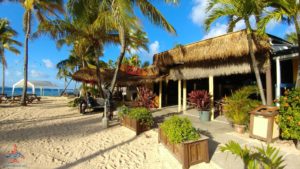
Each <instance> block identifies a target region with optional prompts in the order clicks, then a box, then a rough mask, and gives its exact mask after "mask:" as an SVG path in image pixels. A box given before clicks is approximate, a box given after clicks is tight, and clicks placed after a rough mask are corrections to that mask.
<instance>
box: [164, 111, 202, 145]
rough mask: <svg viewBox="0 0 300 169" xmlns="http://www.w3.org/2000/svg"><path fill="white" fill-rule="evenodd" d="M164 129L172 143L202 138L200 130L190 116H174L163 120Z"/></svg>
mask: <svg viewBox="0 0 300 169" xmlns="http://www.w3.org/2000/svg"><path fill="white" fill-rule="evenodd" d="M161 129H162V131H163V132H164V133H165V135H166V136H167V138H168V140H169V141H170V142H171V143H175V144H177V143H182V142H185V141H193V140H197V139H199V138H200V135H199V132H198V131H197V130H196V129H195V128H194V127H193V125H192V123H191V121H190V120H189V119H188V118H180V117H178V116H173V117H171V118H170V119H168V120H166V121H164V122H163V124H162V125H161Z"/></svg>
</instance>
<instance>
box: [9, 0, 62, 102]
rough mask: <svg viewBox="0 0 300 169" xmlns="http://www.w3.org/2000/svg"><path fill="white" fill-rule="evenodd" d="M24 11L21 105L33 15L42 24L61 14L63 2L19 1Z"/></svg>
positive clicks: (53, 0) (24, 88)
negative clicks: (51, 16)
mask: <svg viewBox="0 0 300 169" xmlns="http://www.w3.org/2000/svg"><path fill="white" fill-rule="evenodd" d="M11 1H13V0H11ZM17 2H19V3H21V5H22V7H23V8H24V9H25V13H24V19H23V25H24V31H25V43H24V44H25V45H24V49H25V56H24V87H23V92H22V98H21V105H23V106H25V105H26V92H27V80H28V41H29V38H30V36H31V28H32V27H31V25H32V19H33V15H35V16H36V18H37V20H38V22H40V23H42V22H45V21H47V20H48V18H50V17H49V16H48V15H53V16H57V13H63V12H64V8H63V0H52V1H40V0H20V1H17Z"/></svg>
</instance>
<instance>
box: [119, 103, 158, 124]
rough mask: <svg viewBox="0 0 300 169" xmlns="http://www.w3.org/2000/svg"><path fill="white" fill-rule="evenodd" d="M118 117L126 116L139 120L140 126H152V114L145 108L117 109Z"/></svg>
mask: <svg viewBox="0 0 300 169" xmlns="http://www.w3.org/2000/svg"><path fill="white" fill-rule="evenodd" d="M118 115H119V117H121V118H122V117H124V116H128V117H129V118H132V119H135V120H139V121H140V122H141V124H145V125H147V126H150V127H151V126H152V125H153V124H154V119H153V116H152V113H151V112H150V111H149V110H148V109H147V108H145V107H136V108H130V109H129V108H128V107H126V106H122V107H119V113H118Z"/></svg>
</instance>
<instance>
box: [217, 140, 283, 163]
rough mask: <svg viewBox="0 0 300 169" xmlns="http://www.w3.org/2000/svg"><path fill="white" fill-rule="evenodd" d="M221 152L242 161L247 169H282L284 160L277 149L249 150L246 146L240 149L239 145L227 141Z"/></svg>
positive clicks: (268, 146)
mask: <svg viewBox="0 0 300 169" xmlns="http://www.w3.org/2000/svg"><path fill="white" fill-rule="evenodd" d="M220 150H221V152H226V151H229V152H231V153H232V154H233V155H235V156H237V157H240V158H241V159H242V160H243V163H244V166H245V168H247V169H261V168H264V169H283V168H284V167H285V165H284V164H283V162H284V159H283V156H282V155H279V149H276V148H275V147H272V146H270V145H267V147H266V148H265V147H263V146H262V147H261V148H260V147H254V150H253V149H249V148H248V147H247V146H245V147H244V148H242V147H241V146H240V144H239V143H236V142H234V141H229V142H228V143H226V144H225V145H224V146H220Z"/></svg>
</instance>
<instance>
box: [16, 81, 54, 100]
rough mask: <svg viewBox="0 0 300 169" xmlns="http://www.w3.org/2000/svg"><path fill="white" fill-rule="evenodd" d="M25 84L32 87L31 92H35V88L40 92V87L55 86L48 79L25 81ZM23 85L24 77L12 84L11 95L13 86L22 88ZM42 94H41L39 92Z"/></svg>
mask: <svg viewBox="0 0 300 169" xmlns="http://www.w3.org/2000/svg"><path fill="white" fill-rule="evenodd" d="M27 86H28V87H31V88H32V93H33V94H34V93H35V88H40V89H41V93H42V89H43V88H45V87H47V88H56V87H57V86H56V85H55V84H53V83H51V82H49V81H31V82H30V81H27ZM23 87H24V79H22V80H20V81H18V82H17V83H15V84H14V85H13V88H12V96H13V95H14V91H15V88H23ZM41 95H42V94H41Z"/></svg>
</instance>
